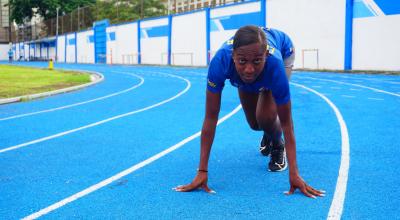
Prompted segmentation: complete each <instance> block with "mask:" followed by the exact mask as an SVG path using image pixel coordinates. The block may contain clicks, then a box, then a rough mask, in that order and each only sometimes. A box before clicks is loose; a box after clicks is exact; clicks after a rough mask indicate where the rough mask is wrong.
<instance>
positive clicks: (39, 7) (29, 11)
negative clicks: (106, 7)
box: [9, 0, 96, 24]
mask: <svg viewBox="0 0 400 220" xmlns="http://www.w3.org/2000/svg"><path fill="white" fill-rule="evenodd" d="M95 3H96V0H10V2H9V5H10V10H11V19H12V20H14V21H15V22H16V23H17V24H23V23H24V22H25V21H29V20H31V18H32V17H33V16H35V15H40V16H41V17H43V18H44V19H45V20H46V19H49V18H54V17H56V14H57V8H59V13H60V14H63V13H65V14H67V13H69V12H71V11H73V10H75V9H76V8H78V7H83V6H87V5H90V4H95Z"/></svg>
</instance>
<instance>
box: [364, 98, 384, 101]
mask: <svg viewBox="0 0 400 220" xmlns="http://www.w3.org/2000/svg"><path fill="white" fill-rule="evenodd" d="M367 99H370V100H379V101H383V100H385V99H380V98H367Z"/></svg>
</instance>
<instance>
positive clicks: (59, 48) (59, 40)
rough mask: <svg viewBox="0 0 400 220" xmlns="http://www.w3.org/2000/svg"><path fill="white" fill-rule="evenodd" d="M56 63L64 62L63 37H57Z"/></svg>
mask: <svg viewBox="0 0 400 220" xmlns="http://www.w3.org/2000/svg"><path fill="white" fill-rule="evenodd" d="M57 62H61V63H64V62H65V35H59V36H58V37H57Z"/></svg>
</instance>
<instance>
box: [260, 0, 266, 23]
mask: <svg viewBox="0 0 400 220" xmlns="http://www.w3.org/2000/svg"><path fill="white" fill-rule="evenodd" d="M266 5H267V0H261V21H260V26H262V27H266V21H267V9H266Z"/></svg>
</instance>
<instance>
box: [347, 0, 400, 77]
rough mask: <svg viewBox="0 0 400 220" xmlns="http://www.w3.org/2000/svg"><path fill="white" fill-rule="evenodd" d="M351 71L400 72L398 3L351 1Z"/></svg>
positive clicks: (399, 5)
mask: <svg viewBox="0 0 400 220" xmlns="http://www.w3.org/2000/svg"><path fill="white" fill-rule="evenodd" d="M353 16H354V20H353V48H352V51H353V62H352V65H353V69H368V70H400V53H399V51H400V43H399V39H400V3H399V2H398V3H394V1H390V0H375V1H361V0H355V1H354V15H353Z"/></svg>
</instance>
